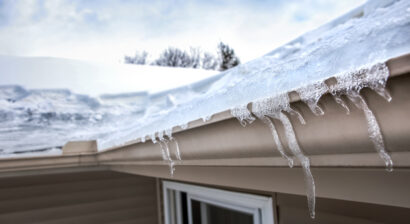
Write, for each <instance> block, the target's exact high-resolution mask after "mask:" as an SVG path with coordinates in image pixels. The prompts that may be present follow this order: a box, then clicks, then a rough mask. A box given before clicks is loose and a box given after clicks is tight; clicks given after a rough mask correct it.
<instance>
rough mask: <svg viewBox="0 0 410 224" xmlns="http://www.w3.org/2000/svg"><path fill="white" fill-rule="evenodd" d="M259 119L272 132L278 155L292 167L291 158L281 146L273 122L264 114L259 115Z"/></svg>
mask: <svg viewBox="0 0 410 224" xmlns="http://www.w3.org/2000/svg"><path fill="white" fill-rule="evenodd" d="M259 119H260V120H261V121H262V122H263V123H265V124H266V125H267V126H268V127H269V129H270V131H271V133H272V137H273V141H274V143H275V145H276V148H277V149H278V151H279V153H280V155H281V156H282V157H283V158H284V159H286V160H287V161H288V165H289V167H290V168H292V167H293V164H294V162H293V159H292V158H291V157H290V156H288V155H287V154H286V152H285V149H284V148H283V145H282V142H281V141H280V139H279V135H278V131H277V130H276V127H275V125H274V124H273V122H272V121H271V120H270V119H269V118H268V117H266V116H261V117H259Z"/></svg>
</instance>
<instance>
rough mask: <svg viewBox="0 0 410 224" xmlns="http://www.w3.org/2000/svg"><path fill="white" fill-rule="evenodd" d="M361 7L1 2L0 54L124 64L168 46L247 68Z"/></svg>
mask: <svg viewBox="0 0 410 224" xmlns="http://www.w3.org/2000/svg"><path fill="white" fill-rule="evenodd" d="M363 2H364V1H363V0H361V1H357V0H343V1H340V0H300V1H296V0H289V1H284V0H274V1H267V0H259V1H251V0H239V1H234V0H225V1H216V0H210V1H197V0H191V1H189V0H188V1H165V0H163V1H157V0H152V1H132V0H117V1H114V0H43V1H40V0H38V1H36V0H32V1H29V0H0V54H5V55H19V56H48V57H64V58H74V59H83V60H95V61H104V62H113V63H117V62H121V61H122V59H123V56H124V55H126V54H128V55H130V54H133V53H134V52H135V51H136V50H147V51H149V52H152V54H153V56H155V55H156V54H158V53H159V52H160V51H161V50H162V49H164V48H166V47H168V46H176V47H180V48H188V47H189V46H198V47H201V48H202V49H203V50H208V51H215V48H216V45H217V43H218V42H219V41H224V42H226V43H228V44H229V45H231V46H232V47H233V48H234V49H235V50H236V52H237V54H238V55H239V57H240V58H241V59H242V61H248V60H251V59H253V58H256V57H258V56H261V55H263V54H265V53H267V52H269V51H271V50H273V49H274V48H276V47H278V46H280V45H282V44H285V43H286V42H288V41H290V40H292V39H293V38H296V37H297V36H299V35H301V34H303V33H305V32H307V31H309V30H311V29H313V28H316V27H318V26H319V25H321V24H323V23H325V22H327V21H329V20H331V19H333V18H336V17H338V16H340V15H342V14H344V13H346V12H347V11H349V10H350V9H352V8H355V7H357V6H358V5H360V4H361V3H363Z"/></svg>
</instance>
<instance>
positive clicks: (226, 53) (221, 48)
mask: <svg viewBox="0 0 410 224" xmlns="http://www.w3.org/2000/svg"><path fill="white" fill-rule="evenodd" d="M218 54H219V57H220V58H221V64H220V66H219V70H221V71H224V70H227V69H230V68H232V67H235V66H237V65H239V64H240V63H241V62H240V60H239V58H238V57H237V56H236V55H235V51H234V50H233V49H232V48H231V47H229V46H228V45H227V44H224V43H223V42H220V43H219V44H218Z"/></svg>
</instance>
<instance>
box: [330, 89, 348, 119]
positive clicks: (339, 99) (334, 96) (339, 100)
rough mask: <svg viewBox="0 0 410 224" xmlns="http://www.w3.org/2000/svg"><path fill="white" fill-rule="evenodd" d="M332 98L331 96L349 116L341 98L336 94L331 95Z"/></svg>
mask: <svg viewBox="0 0 410 224" xmlns="http://www.w3.org/2000/svg"><path fill="white" fill-rule="evenodd" d="M332 96H333V99H334V100H335V101H336V103H338V104H339V105H340V106H342V107H343V108H344V109H345V110H346V114H347V115H349V114H350V109H349V107H348V106H347V104H346V102H345V101H344V100H343V99H342V97H341V96H339V95H337V94H332Z"/></svg>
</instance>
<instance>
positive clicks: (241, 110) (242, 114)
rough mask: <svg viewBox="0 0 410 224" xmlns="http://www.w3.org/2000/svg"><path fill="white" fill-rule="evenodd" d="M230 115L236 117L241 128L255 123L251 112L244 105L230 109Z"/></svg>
mask: <svg viewBox="0 0 410 224" xmlns="http://www.w3.org/2000/svg"><path fill="white" fill-rule="evenodd" d="M231 114H232V116H234V117H236V119H238V121H239V123H240V124H241V125H242V126H243V127H245V126H246V125H247V124H251V123H252V122H253V121H255V118H254V117H253V116H252V114H251V112H249V110H248V107H247V105H246V104H245V105H242V106H238V107H234V108H232V109H231Z"/></svg>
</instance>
